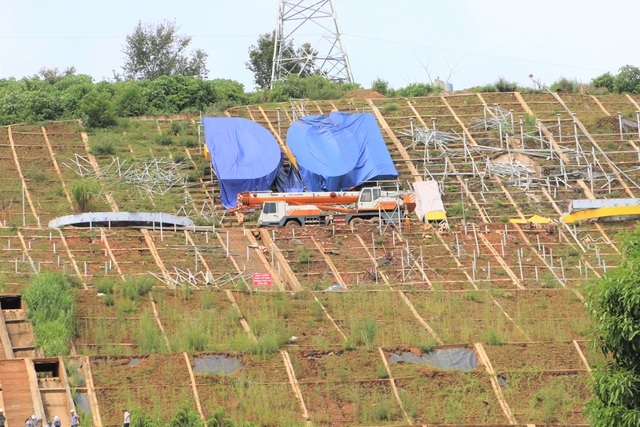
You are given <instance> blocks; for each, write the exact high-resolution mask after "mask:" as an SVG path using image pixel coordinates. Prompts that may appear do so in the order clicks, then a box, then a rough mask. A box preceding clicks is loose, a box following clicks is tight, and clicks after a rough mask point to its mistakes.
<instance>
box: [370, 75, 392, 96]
mask: <svg viewBox="0 0 640 427" xmlns="http://www.w3.org/2000/svg"><path fill="white" fill-rule="evenodd" d="M371 90H375V91H376V92H378V93H380V94H382V95H386V94H387V92H388V91H389V82H388V81H386V80H382V79H381V78H380V77H378V78H377V79H375V80H374V81H373V82H372V83H371Z"/></svg>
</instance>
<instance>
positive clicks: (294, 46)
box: [271, 0, 353, 87]
mask: <svg viewBox="0 0 640 427" xmlns="http://www.w3.org/2000/svg"><path fill="white" fill-rule="evenodd" d="M296 37H298V38H297V40H296ZM274 41H275V46H274V50H273V68H272V70H271V87H273V84H274V82H276V81H278V80H281V79H283V78H285V77H286V76H287V75H289V74H291V73H292V72H296V73H297V74H298V75H309V74H317V73H319V74H321V75H323V76H325V77H327V78H328V79H330V80H332V81H338V82H345V83H353V75H352V74H351V66H350V65H349V58H348V57H347V51H346V49H345V46H344V42H343V40H342V36H341V35H340V30H339V29H338V21H337V19H336V12H335V9H334V7H333V1H332V0H280V5H279V7H278V24H277V26H276V32H275V39H274ZM307 43H308V46H309V49H304V48H303V45H305V44H307ZM294 64H295V66H294Z"/></svg>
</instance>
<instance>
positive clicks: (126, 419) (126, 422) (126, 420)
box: [122, 409, 131, 427]
mask: <svg viewBox="0 0 640 427" xmlns="http://www.w3.org/2000/svg"><path fill="white" fill-rule="evenodd" d="M122 411H123V412H124V423H123V424H122V427H129V425H130V424H131V414H130V413H129V411H127V410H126V409H123V410H122Z"/></svg>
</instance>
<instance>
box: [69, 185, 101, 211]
mask: <svg viewBox="0 0 640 427" xmlns="http://www.w3.org/2000/svg"><path fill="white" fill-rule="evenodd" d="M99 188H100V184H98V181H96V180H94V179H85V180H82V181H77V182H74V183H73V184H72V185H71V197H73V200H74V201H75V202H76V207H77V208H78V210H79V211H80V212H87V211H88V210H90V209H91V203H92V202H93V200H94V198H95V196H96V194H98V190H99Z"/></svg>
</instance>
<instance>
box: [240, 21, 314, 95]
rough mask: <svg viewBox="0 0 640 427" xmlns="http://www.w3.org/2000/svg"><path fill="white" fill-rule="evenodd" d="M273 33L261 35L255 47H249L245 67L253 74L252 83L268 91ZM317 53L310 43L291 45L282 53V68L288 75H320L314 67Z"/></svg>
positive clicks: (273, 45)
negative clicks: (297, 45)
mask: <svg viewBox="0 0 640 427" xmlns="http://www.w3.org/2000/svg"><path fill="white" fill-rule="evenodd" d="M274 38H275V33H274V32H272V33H265V34H261V35H260V37H259V38H258V43H257V45H251V47H249V62H247V63H246V64H245V65H246V66H247V69H248V70H250V71H251V72H253V75H254V81H255V83H256V85H258V87H260V88H262V89H268V88H269V87H270V86H271V71H272V69H273V51H274V49H275V43H274ZM317 56H318V52H317V51H316V50H315V49H313V48H312V46H311V44H310V43H303V44H302V45H301V46H300V47H299V48H297V49H296V48H295V47H294V46H292V45H289V46H287V48H286V49H285V50H284V52H283V53H282V57H283V59H284V65H283V66H284V68H285V69H286V70H287V73H288V74H289V75H291V74H294V75H297V76H299V77H309V76H313V75H318V74H321V73H320V70H319V69H318V67H317V65H316V57H317Z"/></svg>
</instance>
